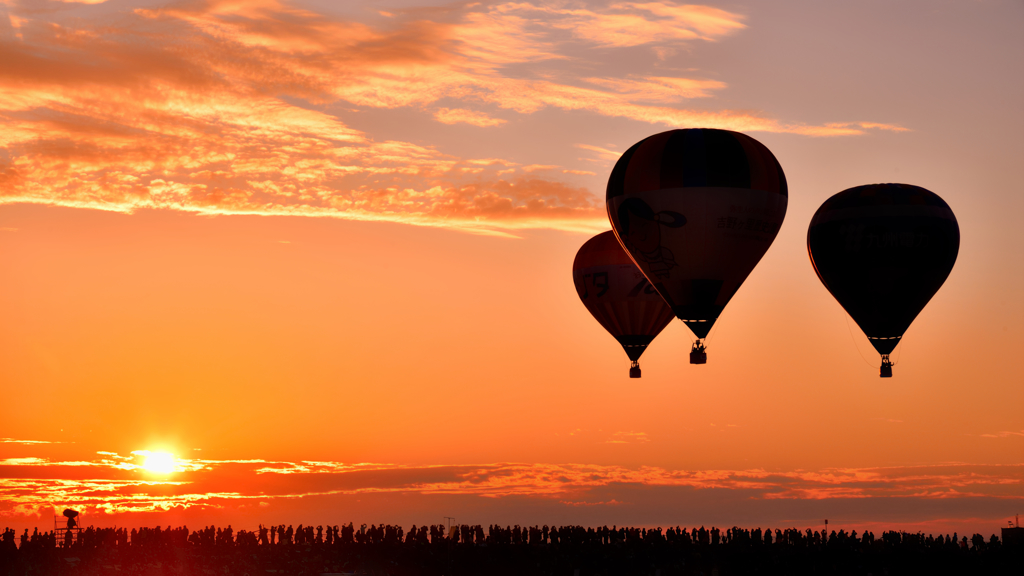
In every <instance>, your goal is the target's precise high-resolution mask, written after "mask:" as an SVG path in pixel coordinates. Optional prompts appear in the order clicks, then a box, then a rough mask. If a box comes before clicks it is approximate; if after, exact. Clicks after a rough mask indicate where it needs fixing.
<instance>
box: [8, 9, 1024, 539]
mask: <svg viewBox="0 0 1024 576" xmlns="http://www.w3.org/2000/svg"><path fill="white" fill-rule="evenodd" d="M1022 49H1024V7H1022V6H1021V4H1020V3H1019V2H1012V1H1005V2H998V1H994V2H983V3H976V2H947V3H942V4H936V3H934V2H905V3H899V4H898V5H895V6H894V5H892V4H891V3H888V2H864V3H857V4H856V6H837V5H823V4H821V3H818V2H791V1H787V2H779V3H773V4H772V6H771V7H770V8H769V7H768V6H767V5H765V6H762V5H759V4H754V5H746V4H739V3H722V4H715V5H713V6H698V5H676V4H673V3H670V2H641V3H629V2H626V3H582V2H577V3H573V2H551V3H544V2H536V3H486V2H485V3H450V4H438V3H434V4H432V3H428V2H389V3H378V2H375V3H370V2H358V3H357V2H349V3H335V2H326V1H312V2H276V1H269V0H264V1H262V2H245V3H238V2H228V1H212V2H199V1H195V2H170V3H168V2H119V1H117V0H110V1H107V2H98V3H88V2H81V3H74V2H63V3H62V2H19V1H17V0H0V318H2V319H3V321H2V322H0V393H2V395H3V396H2V397H3V401H2V402H0V524H3V525H12V526H19V527H20V526H32V525H38V526H41V527H42V526H46V525H49V522H50V516H51V511H52V510H53V509H54V508H61V509H62V508H63V507H64V506H66V505H75V506H80V507H84V508H85V510H86V515H87V518H88V520H87V522H91V523H96V524H103V525H112V524H114V523H117V524H119V525H142V524H145V523H149V524H154V523H160V524H168V523H178V522H179V521H187V522H189V524H190V526H198V525H200V524H202V523H204V522H205V523H209V522H214V521H216V522H218V523H227V522H233V523H234V525H235V527H236V528H238V527H250V526H255V524H256V523H258V522H265V523H266V522H274V523H279V522H286V523H287V522H292V523H296V524H297V523H299V522H310V521H315V522H327V521H332V522H334V523H341V522H342V521H345V522H347V521H349V520H352V521H355V522H356V523H357V524H358V523H360V522H364V521H365V522H382V521H383V522H401V523H403V524H406V525H408V524H412V523H417V524H422V523H429V522H434V523H438V522H441V519H442V517H443V516H445V515H448V516H452V515H454V516H455V517H457V518H459V519H460V521H466V522H472V523H481V524H488V523H490V522H503V523H505V522H518V523H545V522H546V523H552V522H556V523H567V522H581V523H606V522H607V523H608V524H612V523H618V524H623V523H634V524H649V525H659V524H660V525H668V524H677V523H678V524H684V523H686V524H696V525H700V524H707V525H710V524H713V523H717V524H719V525H722V524H730V525H731V524H734V523H735V524H741V525H751V524H754V523H759V524H770V525H772V526H777V525H781V524H782V523H786V524H787V525H795V526H801V527H803V526H814V525H816V523H817V522H819V518H821V519H823V518H825V517H828V518H829V519H830V524H834V525H835V526H836V527H841V526H844V525H846V526H896V525H900V526H906V527H911V528H913V527H923V528H922V529H931V528H935V529H949V530H953V529H959V530H960V531H961V532H963V531H965V530H968V529H972V530H973V529H977V530H983V531H994V530H995V528H996V527H997V526H998V525H1000V524H1003V523H1004V522H1005V520H1006V519H1007V518H1009V517H1011V516H1012V515H1013V514H1014V513H1016V512H1019V511H1020V507H1021V504H1022V500H1024V486H1022V481H1024V413H1022V408H1024V376H1022V373H1024V228H1022V226H1021V225H1020V223H1019V222H1018V219H1019V218H1018V215H1019V214H1021V213H1024V199H1022V196H1021V190H1022V176H1024V173H1022V171H1021V168H1020V159H1021V158H1022V157H1024V139H1022V138H1021V136H1020V135H1021V134H1022V133H1024V109H1022V108H1021V106H1020V103H1021V102H1022V101H1024V71H1022V70H1021V68H1020V66H1019V54H1020V53H1021V50H1022ZM692 126H705V127H718V128H727V129H732V130H739V131H743V132H746V133H748V134H750V135H751V136H753V137H755V138H757V139H758V140H759V141H761V142H762V143H764V144H765V145H766V146H768V147H769V148H770V149H771V150H772V151H773V152H774V154H775V155H776V157H777V158H778V159H779V161H780V162H781V164H782V166H783V168H784V169H785V171H786V175H787V178H788V180H789V186H790V196H789V202H790V203H789V210H788V214H787V219H786V221H785V223H784V225H783V227H782V230H781V232H780V234H779V236H778V238H777V239H776V241H775V243H774V245H773V246H772V248H771V249H770V250H769V251H768V253H767V254H766V256H765V257H764V259H763V260H762V261H761V263H760V264H759V265H758V267H757V268H756V269H755V270H754V272H753V273H752V274H751V275H750V277H749V278H748V279H747V281H746V283H745V284H744V285H743V287H742V288H741V289H740V291H739V292H738V293H737V295H736V297H735V298H734V299H733V300H732V302H731V303H730V305H729V307H728V308H727V309H726V311H725V313H724V314H723V316H722V317H721V319H720V320H719V322H718V323H717V328H716V332H715V333H714V334H713V336H712V339H711V341H710V344H709V363H708V364H707V365H706V366H691V365H689V364H688V361H687V355H686V352H687V351H688V350H689V342H690V337H691V336H690V333H689V332H688V331H687V330H686V328H685V327H684V326H682V325H681V324H679V323H678V322H676V323H673V324H672V325H670V326H669V328H667V329H666V330H665V332H663V333H662V335H661V336H659V337H658V339H657V340H656V341H655V342H654V344H653V345H652V346H651V347H650V348H649V349H648V351H647V352H646V353H645V355H644V357H643V359H642V361H641V363H642V366H643V374H644V377H643V378H642V379H641V380H629V379H628V378H627V377H626V375H627V369H628V365H629V361H628V359H627V358H626V357H625V354H623V353H622V351H621V349H620V348H619V346H618V345H617V344H616V343H615V341H614V340H613V339H612V338H611V337H610V336H609V335H608V334H606V333H605V332H604V331H603V330H602V329H601V328H600V326H599V325H598V324H597V322H595V321H594V320H593V319H592V318H591V317H590V316H589V314H588V313H587V311H586V309H585V308H584V307H583V305H582V304H581V303H580V302H579V299H578V297H577V296H576V293H575V290H574V288H573V285H572V281H571V275H570V268H571V264H572V259H573V256H574V255H575V253H576V250H577V249H578V248H579V246H580V245H581V244H582V243H583V242H584V241H585V240H586V239H587V238H589V237H590V236H592V235H593V234H596V233H597V232H600V231H602V230H606V229H607V228H608V223H607V218H606V217H605V215H604V207H603V204H604V203H603V193H604V184H605V182H606V180H607V176H608V172H609V170H610V169H611V166H612V165H613V164H614V162H615V160H616V159H617V157H618V154H619V153H620V152H621V151H623V150H625V149H626V148H628V147H629V146H630V145H631V144H633V143H634V142H636V141H637V140H639V139H641V138H643V137H645V136H647V135H650V134H653V133H655V132H659V131H663V130H667V129H670V128H680V127H692ZM888 181H897V182H906V183H911V184H916V185H920V186H924V187H926V188H928V189H930V190H932V191H934V192H935V193H937V194H939V195H940V196H942V197H943V198H944V199H945V200H946V202H947V203H948V204H949V205H950V206H951V208H952V209H953V211H954V212H955V213H956V215H957V218H958V220H959V224H960V229H961V237H962V240H961V248H960V255H959V259H958V261H957V264H956V267H955V268H954V269H953V272H952V274H951V275H950V277H949V279H948V280H947V281H946V284H945V285H944V286H943V288H942V289H941V290H940V291H939V292H938V294H937V295H936V296H935V298H934V299H933V300H932V302H931V303H929V305H928V307H927V308H925V310H924V312H923V313H922V314H921V315H920V316H919V317H918V318H917V320H916V321H915V322H914V324H913V325H912V327H911V328H910V330H909V331H908V332H907V335H906V338H905V339H904V343H903V344H902V350H900V349H897V351H896V353H895V354H894V358H898V364H897V366H896V367H895V377H894V378H893V379H892V380H880V379H879V378H878V377H877V373H878V372H877V370H878V368H877V363H878V362H877V355H876V354H875V353H874V351H873V349H872V348H871V347H870V345H869V344H868V343H867V341H866V339H865V338H864V337H863V335H862V334H861V333H860V332H859V330H858V329H857V327H856V325H855V324H853V323H852V321H848V319H847V317H846V315H845V313H844V312H843V311H842V309H841V308H840V307H839V305H838V304H837V303H836V302H835V301H834V300H833V299H832V297H831V296H830V295H829V293H828V292H827V291H826V290H825V289H824V287H823V286H821V284H820V282H818V280H817V278H816V277H815V275H814V272H813V270H812V268H811V266H810V264H809V262H808V258H807V253H806V248H805V238H806V229H807V223H808V222H809V220H810V217H811V215H812V214H813V213H814V211H815V210H816V209H817V207H818V206H819V205H820V204H821V202H823V201H824V200H825V199H826V198H828V197H829V196H831V195H832V194H835V193H837V192H839V191H841V190H843V189H845V188H848V187H851V186H855V185H859V184H866V183H873V182H888ZM147 449H148V450H166V451H170V452H172V453H174V454H176V455H177V457H178V458H179V470H178V471H177V472H174V473H170V474H152V473H150V472H147V471H145V470H142V469H140V468H138V465H139V464H141V461H142V459H141V458H140V457H139V456H132V452H133V451H139V450H147ZM164 509H169V511H168V512H160V513H156V512H153V510H164ZM986 533H987V532H986Z"/></svg>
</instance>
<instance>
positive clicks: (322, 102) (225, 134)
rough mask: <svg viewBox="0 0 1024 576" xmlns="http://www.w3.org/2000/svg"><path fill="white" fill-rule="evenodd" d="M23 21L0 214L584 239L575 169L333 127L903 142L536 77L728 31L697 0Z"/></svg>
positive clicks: (10, 53) (645, 87)
mask: <svg viewBox="0 0 1024 576" xmlns="http://www.w3.org/2000/svg"><path fill="white" fill-rule="evenodd" d="M26 10H27V9H25V8H23V7H21V5H18V6H11V7H10V8H8V16H9V21H10V22H11V23H12V26H16V27H17V34H18V36H17V37H14V36H6V37H0V60H2V61H3V62H5V66H4V67H2V68H0V149H2V150H3V152H4V153H3V154H0V203H19V202H32V203H44V204H52V205H59V206H69V207H80V208H91V209H101V210H112V211H119V212H132V211H135V210H137V209H140V208H158V209H169V210H181V211H188V212H195V213H203V214H263V215H297V216H321V217H333V218H348V219H356V220H386V221H398V222H406V223H411V224H417V225H426V226H449V227H459V228H463V229H467V230H476V231H481V232H483V231H490V232H495V231H502V230H504V231H508V230H516V229H523V228H532V227H547V228H560V229H567V230H580V231H594V230H599V229H603V228H605V227H606V225H607V224H606V222H605V221H604V215H603V211H602V210H601V209H600V206H599V204H600V201H599V198H598V197H597V196H595V195H594V194H592V193H591V192H590V191H588V190H585V189H583V188H580V187H577V186H574V185H570V184H567V183H565V182H563V181H561V180H560V178H573V177H582V176H587V175H589V174H587V172H589V171H573V170H565V171H563V172H560V173H558V174H550V175H547V176H545V177H544V178H543V179H538V178H532V177H531V178H526V177H521V178H519V179H516V178H515V177H514V175H515V174H516V172H515V170H513V168H511V167H510V166H513V165H515V164H517V162H515V161H512V160H507V161H506V163H505V165H504V166H501V165H497V164H495V165H480V164H474V163H473V162H472V159H470V158H464V157H460V156H458V155H455V154H452V153H449V152H447V151H445V150H443V149H440V148H439V147H437V146H431V145H426V144H422V143H420V144H416V143H413V142H408V141H400V140H391V139H385V138H381V137H378V136H377V135H376V134H375V133H373V130H372V129H370V131H367V130H365V129H362V130H360V129H354V128H352V127H351V126H350V124H349V122H348V121H346V120H345V116H346V115H351V114H358V113H359V111H360V110H367V109H394V108H408V109H411V110H415V111H418V112H422V113H423V114H425V115H429V116H432V117H433V118H434V119H435V120H436V121H438V122H441V123H443V124H469V125H473V126H478V127H481V128H488V129H489V130H502V129H504V127H505V126H506V125H507V124H508V122H509V121H508V117H509V116H514V115H529V114H533V113H536V112H538V111H540V110H543V109H550V108H554V109H561V110H576V111H583V112H587V113H591V114H596V115H599V116H606V117H619V118H626V119H629V120H632V121H637V122H643V123H647V124H651V125H658V126H661V127H669V126H671V127H678V126H695V125H701V126H707V127H718V128H728V129H733V130H742V131H771V132H792V133H797V134H805V135H811V136H836V135H855V134H861V133H863V132H864V131H865V130H878V129H881V130H902V129H903V128H900V127H898V126H889V125H883V124H879V123H872V122H843V123H830V124H823V125H804V124H801V123H798V122H784V121H781V120H777V119H773V118H770V117H767V116H761V115H758V114H755V113H750V112H743V111H729V110H719V111H708V110H690V109H687V108H685V107H679V106H681V105H683V104H685V102H686V101H688V100H690V99H698V98H699V99H704V100H707V99H709V98H712V97H713V95H714V94H716V93H717V92H720V91H721V90H724V89H726V88H727V86H726V83H725V82H722V81H719V80H710V79H702V78H685V77H670V76H666V75H664V74H661V75H657V76H653V75H652V76H645V75H642V74H641V75H630V76H626V77H615V76H612V75H610V76H606V77H596V76H594V74H593V71H592V70H593V69H592V68H591V67H587V66H584V67H581V68H580V69H581V70H583V69H585V70H588V71H589V72H588V73H587V74H586V75H582V76H581V75H578V74H573V73H572V71H573V70H575V68H574V67H568V68H564V69H563V72H564V73H559V74H557V75H553V74H552V73H551V71H550V70H549V69H547V68H544V67H545V66H549V65H552V64H553V63H554V64H557V63H561V62H566V61H568V60H571V59H576V60H579V59H580V58H583V59H584V60H585V59H586V58H587V56H582V57H581V56H580V54H589V52H588V50H596V49H601V50H608V49H622V48H626V47H635V46H641V45H650V46H652V48H657V47H659V45H660V43H678V42H711V41H718V40H721V39H724V38H727V37H728V36H729V35H731V34H734V33H737V32H739V31H741V30H742V29H743V28H744V27H745V26H746V24H745V23H744V18H743V17H742V16H741V15H737V14H733V13H730V12H727V11H724V10H720V9H717V8H711V7H706V6H693V5H675V4H671V3H664V2H646V3H620V4H613V5H610V6H607V7H603V8H571V7H566V6H565V5H562V4H554V5H552V4H540V3H538V4H530V3H505V4H488V5H482V4H478V3H469V4H464V5H455V6H448V7H446V8H444V9H443V10H440V9H439V10H406V11H391V12H389V13H388V17H387V18H384V19H383V20H382V19H381V18H380V17H378V16H373V20H371V21H367V22H360V21H354V20H351V19H342V18H339V17H336V16H329V15H327V14H323V13H319V12H317V11H315V10H313V9H312V8H309V9H307V8H302V7H299V6H297V5H293V4H291V3H286V2H278V1H274V0H264V1H261V2H245V3H239V2H233V1H226V0H207V1H198V2H190V3H176V4H171V5H168V6H165V7H161V8H139V9H136V10H133V11H128V12H124V13H122V14H120V16H119V18H117V19H116V20H111V19H110V15H109V9H107V11H106V12H104V13H103V15H102V16H99V15H97V16H96V17H95V18H93V19H90V18H89V16H88V14H89V13H88V12H84V13H83V12H79V13H77V14H76V17H75V18H74V19H71V18H64V17H63V16H62V12H60V11H59V10H51V11H48V12H46V13H37V12H32V13H31V14H30V13H29V12H27V11H26ZM44 17H45V19H43V18H44ZM111 22H116V24H111ZM15 23H16V24H15ZM570 54H572V57H571V58H570ZM590 58H594V59H595V62H596V61H597V59H596V58H597V56H596V55H594V56H590ZM450 103H457V104H456V105H453V104H450ZM341 104H344V106H343V107H342V108H339V107H338V106H339V105H341ZM481 105H482V106H484V107H486V108H487V109H488V110H490V111H495V110H497V111H499V112H500V113H501V114H500V115H501V116H502V117H495V115H494V114H493V113H491V112H487V111H484V110H482V109H481ZM352 106H355V107H357V108H356V109H355V110H356V111H355V112H352V111H351V107H352ZM429 116H428V117H429ZM592 151H597V150H592ZM600 153H601V154H602V156H601V158H602V159H608V158H609V157H610V154H609V153H608V152H607V151H606V152H600ZM522 164H527V165H528V166H529V165H530V164H529V163H528V162H522ZM523 170H524V171H525V168H524V169H523Z"/></svg>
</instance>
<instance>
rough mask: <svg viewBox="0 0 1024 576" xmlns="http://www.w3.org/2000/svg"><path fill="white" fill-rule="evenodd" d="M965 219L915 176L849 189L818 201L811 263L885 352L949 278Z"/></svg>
mask: <svg viewBox="0 0 1024 576" xmlns="http://www.w3.org/2000/svg"><path fill="white" fill-rule="evenodd" d="M959 250H960V227H959V226H958V225H957V222H956V217H955V216H954V215H953V211H952V210H950V208H949V205H947V204H946V202H945V201H943V200H942V198H940V197H939V196H938V195H936V194H935V193H933V192H930V191H928V190H925V189H924V188H921V187H919V186H911V185H909V184H870V185H867V186H857V187H856V188H850V189H849V190H844V191H842V192H840V193H839V194H836V195H835V196H832V197H831V198H829V199H828V200H826V201H825V203H824V204H822V205H821V208H818V211H817V212H815V214H814V217H813V218H811V225H810V227H809V228H808V230H807V251H808V253H809V255H810V257H811V265H813V266H814V271H815V272H817V274H818V278H819V279H820V280H821V282H822V284H824V285H825V288H827V289H828V291H829V292H831V293H832V295H833V296H835V298H836V300H838V301H839V304H841V305H842V307H843V308H845V309H846V311H847V312H848V313H849V314H850V316H851V317H852V318H853V320H854V321H855V322H856V323H857V325H858V326H860V328H861V330H863V331H864V334H865V335H867V337H868V340H869V341H870V342H871V344H872V345H873V346H874V347H875V350H878V353H879V354H881V355H882V366H881V368H880V370H879V375H880V376H881V377H882V378H890V377H892V361H890V359H889V354H890V353H892V351H893V350H894V349H895V348H896V345H897V344H899V342H900V340H901V339H902V338H903V334H904V332H906V331H907V328H909V327H910V323H911V322H913V321H914V318H916V317H917V315H918V314H919V313H920V312H921V310H923V309H924V307H925V305H926V304H928V301H929V300H931V298H932V296H934V295H935V293H936V292H937V291H938V290H939V288H940V287H941V286H942V283H943V282H945V281H946V278H947V277H948V276H949V273H950V271H952V270H953V263H954V262H956V256H957V252H959Z"/></svg>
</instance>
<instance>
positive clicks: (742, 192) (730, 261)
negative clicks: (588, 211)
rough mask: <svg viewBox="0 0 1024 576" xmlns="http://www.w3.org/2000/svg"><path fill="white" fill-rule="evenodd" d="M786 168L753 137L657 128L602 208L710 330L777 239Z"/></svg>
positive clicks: (616, 178) (674, 301) (691, 320)
mask: <svg viewBox="0 0 1024 576" xmlns="http://www.w3.org/2000/svg"><path fill="white" fill-rule="evenodd" d="M787 195H788V189H787V186H786V176H785V174H783V172H782V167H781V166H780V165H779V162H778V161H777V160H776V159H775V156H773V155H772V153H771V152H770V151H769V150H768V149H767V148H765V147H764V145H763V144H761V143H760V142H758V141H757V140H754V139H753V138H751V137H749V136H747V135H745V134H740V133H738V132H730V131H728V130H712V129H708V128H694V129H687V130H670V131H668V132H662V133H661V134H655V135H653V136H650V137H648V138H645V139H643V140H641V141H640V142H637V143H636V144H634V145H633V146H632V147H631V148H630V149H629V150H626V152H625V153H624V154H623V155H622V157H620V158H619V161H618V162H616V164H615V168H614V169H612V174H611V177H610V178H609V179H608V193H607V196H606V201H605V207H606V208H607V210H608V218H609V220H611V223H612V229H613V230H614V231H615V235H616V237H618V239H619V241H620V242H621V243H622V246H623V247H624V248H625V249H626V251H627V252H629V254H630V256H631V257H632V258H633V261H634V262H635V263H636V265H637V266H639V268H640V270H642V271H643V273H644V276H646V277H647V279H648V280H649V281H650V282H651V284H653V285H654V287H655V289H657V291H658V292H659V293H660V294H661V296H662V297H663V298H664V299H665V302H666V303H667V304H668V305H669V306H670V307H671V308H672V312H674V313H675V315H676V316H677V317H678V318H679V319H680V320H682V321H683V322H684V323H685V324H686V325H687V326H688V327H689V328H690V330H692V331H693V333H694V335H696V336H697V341H696V342H695V343H694V345H693V349H692V350H691V351H690V363H691V364H703V363H705V362H706V361H707V355H706V352H705V350H706V348H705V345H704V339H705V338H707V335H708V333H709V332H710V331H711V327H712V326H714V324H715V320H717V319H718V316H719V315H720V314H721V313H722V310H723V309H724V308H725V305H726V304H728V303H729V300H730V299H731V298H732V297H733V295H734V294H735V293H736V291H737V290H739V287H740V285H741V284H743V280H745V279H746V277H747V275H748V274H750V271H751V270H753V269H754V266H756V265H757V263H758V261H760V260H761V257H762V256H764V253H765V252H766V251H767V250H768V247H769V246H771V244H772V241H773V240H775V236H776V234H778V232H779V227H780V226H782V220H783V219H784V218H785V216H786V203H787V199H788V196H787Z"/></svg>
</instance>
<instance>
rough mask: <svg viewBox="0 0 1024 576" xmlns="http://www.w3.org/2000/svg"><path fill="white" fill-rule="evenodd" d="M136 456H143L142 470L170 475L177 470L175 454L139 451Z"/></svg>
mask: <svg viewBox="0 0 1024 576" xmlns="http://www.w3.org/2000/svg"><path fill="white" fill-rule="evenodd" d="M136 454H138V455H140V456H142V459H143V460H142V469H143V470H145V471H146V472H152V473H154V474H170V473H171V472H174V469H175V464H174V462H175V458H174V454H171V453H170V452H150V451H149V450H139V451H138V452H136Z"/></svg>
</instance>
